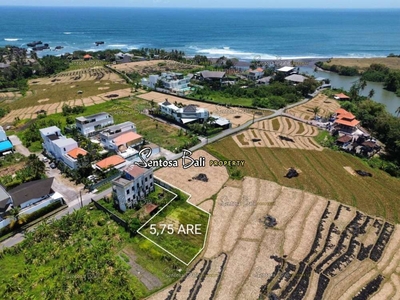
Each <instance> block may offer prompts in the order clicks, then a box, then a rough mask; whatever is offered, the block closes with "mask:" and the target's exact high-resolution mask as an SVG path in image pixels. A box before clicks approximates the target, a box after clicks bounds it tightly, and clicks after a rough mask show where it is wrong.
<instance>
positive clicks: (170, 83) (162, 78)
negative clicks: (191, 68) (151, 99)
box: [141, 72, 193, 94]
mask: <svg viewBox="0 0 400 300" xmlns="http://www.w3.org/2000/svg"><path fill="white" fill-rule="evenodd" d="M192 77H193V76H191V75H186V76H185V75H183V74H182V73H173V72H166V73H161V75H150V76H149V78H148V79H147V78H142V81H141V83H142V85H143V86H146V87H149V88H151V89H155V88H156V87H157V83H158V82H160V83H161V86H159V87H161V88H164V89H166V90H168V91H170V92H173V93H176V94H180V93H184V92H187V91H189V90H190V88H189V86H188V84H189V82H190V79H191V78H192Z"/></svg>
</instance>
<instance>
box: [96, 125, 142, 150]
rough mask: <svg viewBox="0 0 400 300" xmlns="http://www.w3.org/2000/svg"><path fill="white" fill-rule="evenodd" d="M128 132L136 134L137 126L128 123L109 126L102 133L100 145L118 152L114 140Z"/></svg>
mask: <svg viewBox="0 0 400 300" xmlns="http://www.w3.org/2000/svg"><path fill="white" fill-rule="evenodd" d="M127 132H134V133H136V125H135V124H134V123H132V122H130V121H127V122H124V123H121V124H117V125H112V126H109V127H107V128H106V129H105V130H103V131H101V132H100V134H99V135H100V143H101V144H102V145H103V147H104V148H106V149H110V150H116V149H115V143H114V139H115V138H117V137H119V136H120V135H123V134H124V133H127Z"/></svg>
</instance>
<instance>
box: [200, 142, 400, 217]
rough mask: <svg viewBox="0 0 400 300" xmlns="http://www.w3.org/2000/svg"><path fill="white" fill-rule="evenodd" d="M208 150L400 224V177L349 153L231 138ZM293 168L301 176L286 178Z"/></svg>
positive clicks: (260, 174)
mask: <svg viewBox="0 0 400 300" xmlns="http://www.w3.org/2000/svg"><path fill="white" fill-rule="evenodd" d="M206 150H210V152H211V153H213V152H217V153H220V154H222V155H223V156H225V157H229V158H230V159H233V160H245V164H244V167H243V168H241V170H242V172H243V174H244V175H246V176H251V177H256V178H261V179H266V180H272V181H275V182H277V183H279V184H281V185H284V186H288V187H293V188H299V189H304V190H305V191H307V192H310V193H314V194H318V195H321V196H324V197H326V198H328V199H333V200H337V201H340V202H342V203H344V204H347V205H351V206H355V207H357V208H358V209H360V210H361V211H364V212H366V213H368V214H371V215H377V216H381V217H384V218H386V219H388V220H389V221H391V222H396V223H400V206H399V199H400V198H399V195H400V180H399V179H397V178H393V177H391V176H389V175H388V174H387V173H385V172H382V171H380V170H377V169H372V168H370V167H369V166H368V165H367V164H366V163H364V162H363V161H362V160H360V159H358V158H356V157H354V156H352V155H350V154H347V153H341V152H335V151H332V150H329V149H325V150H323V151H306V150H297V149H288V148H286V149H284V148H268V147H252V148H241V147H239V146H238V145H237V143H236V142H235V141H234V140H233V139H232V138H231V137H228V138H225V139H223V140H221V141H219V142H217V143H213V144H211V145H208V146H207V147H206ZM290 167H294V168H296V169H297V170H298V171H299V173H300V175H299V177H296V178H292V179H288V178H286V177H284V175H285V174H286V172H287V169H288V168H290ZM344 167H350V168H352V169H353V170H358V169H361V170H365V171H367V172H369V173H371V174H372V175H373V177H368V178H365V177H361V176H358V175H357V176H354V175H351V174H350V173H349V172H348V171H346V169H344Z"/></svg>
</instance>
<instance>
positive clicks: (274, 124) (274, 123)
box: [271, 118, 281, 131]
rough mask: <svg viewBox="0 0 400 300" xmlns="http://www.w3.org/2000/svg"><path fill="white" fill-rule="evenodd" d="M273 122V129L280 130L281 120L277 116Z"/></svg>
mask: <svg viewBox="0 0 400 300" xmlns="http://www.w3.org/2000/svg"><path fill="white" fill-rule="evenodd" d="M271 122H272V129H273V130H274V131H278V130H279V128H280V127H281V124H280V123H279V120H278V119H277V118H273V119H272V121H271Z"/></svg>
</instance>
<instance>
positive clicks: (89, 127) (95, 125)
mask: <svg viewBox="0 0 400 300" xmlns="http://www.w3.org/2000/svg"><path fill="white" fill-rule="evenodd" d="M112 124H114V118H113V117H112V116H111V115H108V114H105V115H100V116H97V117H96V118H95V121H93V122H89V123H86V124H83V123H80V122H79V121H76V128H77V129H78V130H79V132H80V133H81V134H82V135H84V136H88V135H89V134H90V133H92V132H95V131H98V130H101V128H103V127H105V126H108V125H112Z"/></svg>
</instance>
